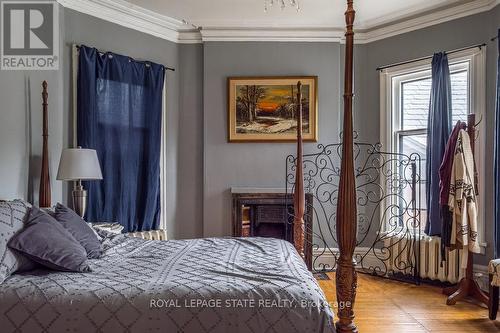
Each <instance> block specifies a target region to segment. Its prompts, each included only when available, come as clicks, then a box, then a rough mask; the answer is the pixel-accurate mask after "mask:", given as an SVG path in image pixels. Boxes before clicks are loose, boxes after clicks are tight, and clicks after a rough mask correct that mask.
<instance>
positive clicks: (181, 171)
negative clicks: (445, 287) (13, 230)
mask: <svg viewBox="0 0 500 333" xmlns="http://www.w3.org/2000/svg"><path fill="white" fill-rule="evenodd" d="M59 8H60V49H61V51H60V52H61V56H60V60H61V62H60V68H59V70H57V71H0V100H1V101H2V103H1V106H0V142H1V144H0V156H2V158H1V159H0V179H1V186H0V199H13V198H24V199H26V200H29V201H31V202H34V203H35V204H36V203H37V200H38V198H37V197H38V195H37V193H38V182H39V173H40V156H41V82H42V81H43V80H47V81H48V84H49V121H50V125H49V154H50V174H51V185H52V202H53V203H56V202H58V201H59V202H68V198H69V192H70V191H69V185H68V184H66V183H62V182H60V181H57V180H55V176H56V173H57V166H58V163H59V157H60V154H61V150H62V149H63V148H64V147H69V146H71V145H72V138H73V126H72V124H73V112H72V109H73V107H72V106H73V104H72V99H71V98H72V70H71V66H72V61H71V45H72V44H73V43H77V44H86V45H88V46H94V47H96V48H98V49H102V50H107V51H112V52H116V53H121V54H125V55H129V56H131V57H134V58H137V59H144V60H151V61H154V62H158V63H162V64H167V65H168V66H170V67H174V68H176V71H175V72H170V71H168V72H167V75H168V77H167V117H166V120H165V121H166V124H167V144H168V146H167V171H168V176H167V187H168V189H169V190H168V196H167V221H168V222H167V223H168V231H169V235H170V237H172V238H193V237H199V236H201V235H202V173H203V171H202V170H203V169H202V165H203V161H202V140H203V136H202V133H203V126H202V119H203V110H202V106H201V105H202V96H203V91H202V80H201V78H202V77H203V73H202V68H203V60H202V55H203V47H202V46H201V45H179V44H175V43H172V42H169V41H166V40H163V39H160V38H156V37H153V36H150V35H147V34H144V33H140V32H137V31H135V30H132V29H127V28H124V27H122V26H119V25H116V24H112V23H109V22H105V21H103V20H100V19H97V18H95V17H92V16H89V15H85V14H81V13H78V12H75V11H72V10H68V9H65V8H63V7H61V6H60V7H59ZM176 221H179V223H175V222H176Z"/></svg>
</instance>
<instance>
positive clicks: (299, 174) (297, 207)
mask: <svg viewBox="0 0 500 333" xmlns="http://www.w3.org/2000/svg"><path fill="white" fill-rule="evenodd" d="M296 114H297V166H296V169H295V190H294V220H293V242H294V245H295V249H296V250H297V252H298V253H299V254H300V256H301V257H302V258H304V212H305V194H304V174H303V173H304V172H303V166H302V163H303V161H302V83H301V82H300V81H299V82H298V83H297V112H296Z"/></svg>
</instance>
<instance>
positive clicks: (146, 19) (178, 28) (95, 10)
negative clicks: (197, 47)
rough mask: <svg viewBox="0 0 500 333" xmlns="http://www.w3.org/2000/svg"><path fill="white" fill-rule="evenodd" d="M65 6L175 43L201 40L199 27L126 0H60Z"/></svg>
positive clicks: (58, 0)
mask: <svg viewBox="0 0 500 333" xmlns="http://www.w3.org/2000/svg"><path fill="white" fill-rule="evenodd" d="M57 2H58V3H59V4H61V5H62V6H63V7H66V8H69V9H72V10H75V11H78V12H80V13H84V14H88V15H91V16H94V17H97V18H100V19H102V20H105V21H108V22H112V23H116V24H119V25H121V26H124V27H127V28H130V29H134V30H137V31H141V32H144V33H146V34H149V35H153V36H156V37H159V38H162V39H166V40H169V41H171V42H175V43H201V36H200V34H199V32H198V31H197V29H193V28H192V27H191V26H190V25H188V24H186V23H185V22H183V21H181V20H177V19H174V18H171V17H168V16H164V15H160V14H157V13H155V12H153V11H150V10H147V9H145V8H142V7H139V6H136V5H133V4H131V3H129V2H126V1H123V0H57Z"/></svg>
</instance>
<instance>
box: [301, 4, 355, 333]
mask: <svg viewBox="0 0 500 333" xmlns="http://www.w3.org/2000/svg"><path fill="white" fill-rule="evenodd" d="M345 18H346V26H347V30H346V34H345V37H346V46H345V77H344V80H345V81H344V123H343V142H342V164H341V171H340V182H339V193H338V201H337V220H336V230H337V241H338V247H339V258H338V262H337V270H336V279H335V281H336V286H337V288H336V290H337V304H338V318H339V320H338V322H337V323H336V329H337V332H341V333H342V332H357V331H358V330H357V328H356V325H355V324H354V301H355V297H356V288H357V273H356V270H355V266H356V261H355V260H354V258H353V255H354V249H355V246H356V232H357V217H356V214H357V212H356V185H355V176H354V142H353V141H354V136H353V120H352V107H353V96H354V95H353V69H354V68H353V55H354V30H353V26H354V19H355V10H354V1H353V0H347V11H346V13H345ZM297 88H298V89H297V90H298V94H297V101H298V110H299V112H298V118H297V161H296V174H295V190H294V214H295V216H294V243H295V248H296V249H297V251H298V252H299V254H300V255H301V256H303V252H304V220H303V217H304V211H305V207H304V205H305V199H304V198H305V193H304V176H303V157H302V156H303V154H302V105H301V104H302V103H301V93H300V91H301V89H300V88H301V83H300V82H299V83H298V84H297Z"/></svg>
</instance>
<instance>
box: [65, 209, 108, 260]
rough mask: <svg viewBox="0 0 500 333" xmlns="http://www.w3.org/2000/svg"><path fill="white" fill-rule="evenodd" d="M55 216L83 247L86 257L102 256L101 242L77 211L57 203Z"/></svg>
mask: <svg viewBox="0 0 500 333" xmlns="http://www.w3.org/2000/svg"><path fill="white" fill-rule="evenodd" d="M55 218H56V220H57V221H59V222H61V224H62V225H63V227H64V228H65V229H66V230H67V231H69V233H70V234H71V235H73V237H74V238H75V239H76V240H77V241H78V242H79V243H80V245H82V246H83V247H84V248H85V251H87V257H89V258H92V259H97V258H100V257H101V256H102V246H101V242H99V239H98V238H97V236H96V234H95V232H94V231H93V230H92V228H90V227H89V226H88V225H87V223H86V222H85V221H84V220H83V219H82V218H81V217H80V216H79V215H78V214H77V213H75V212H74V211H73V210H71V209H69V208H68V207H66V206H64V205H62V204H60V203H58V204H57V206H56V210H55Z"/></svg>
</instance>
